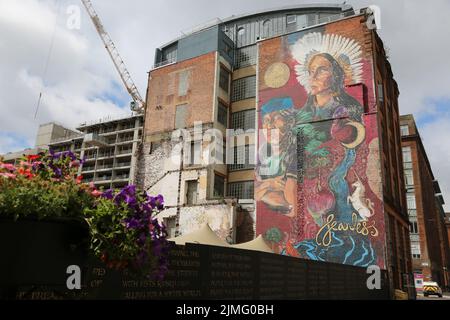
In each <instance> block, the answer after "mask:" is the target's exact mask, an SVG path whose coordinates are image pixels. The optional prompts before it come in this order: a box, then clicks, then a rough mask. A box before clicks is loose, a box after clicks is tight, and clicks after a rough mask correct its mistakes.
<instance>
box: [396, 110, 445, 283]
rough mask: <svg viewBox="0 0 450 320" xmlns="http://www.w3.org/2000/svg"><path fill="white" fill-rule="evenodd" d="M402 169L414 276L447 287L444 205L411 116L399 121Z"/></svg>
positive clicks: (402, 117) (405, 116) (403, 117)
mask: <svg viewBox="0 0 450 320" xmlns="http://www.w3.org/2000/svg"><path fill="white" fill-rule="evenodd" d="M400 119H401V120H400V124H401V134H402V149H403V167H404V176H405V185H406V198H407V206H408V215H409V221H410V225H411V235H410V238H411V253H412V258H413V270H414V273H418V274H422V275H423V279H424V281H436V282H438V283H439V285H441V286H443V287H448V286H449V279H450V277H449V272H448V271H449V270H448V268H449V266H450V255H449V244H448V241H447V240H448V234H447V229H446V222H445V213H444V210H443V207H442V205H443V204H444V200H443V197H442V195H441V190H440V187H439V183H438V182H437V181H436V179H435V177H434V175H433V171H432V168H431V165H430V162H429V160H428V157H427V154H426V152H425V149H424V146H423V143H422V139H421V137H420V134H419V131H418V130H417V126H416V124H415V121H414V117H413V116H412V115H404V116H401V118H400Z"/></svg>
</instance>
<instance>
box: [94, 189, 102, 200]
mask: <svg viewBox="0 0 450 320" xmlns="http://www.w3.org/2000/svg"><path fill="white" fill-rule="evenodd" d="M91 194H92V195H93V196H94V197H96V198H97V197H100V196H101V195H102V194H103V192H101V191H98V190H94V191H92V192H91Z"/></svg>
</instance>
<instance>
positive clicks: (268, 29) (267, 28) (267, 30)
mask: <svg viewBox="0 0 450 320" xmlns="http://www.w3.org/2000/svg"><path fill="white" fill-rule="evenodd" d="M270 36H272V21H270V20H269V19H267V20H265V21H264V22H263V38H269V37H270Z"/></svg>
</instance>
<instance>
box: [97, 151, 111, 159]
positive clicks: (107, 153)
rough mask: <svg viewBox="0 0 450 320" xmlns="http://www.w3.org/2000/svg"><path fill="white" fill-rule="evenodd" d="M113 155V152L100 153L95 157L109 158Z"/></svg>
mask: <svg viewBox="0 0 450 320" xmlns="http://www.w3.org/2000/svg"><path fill="white" fill-rule="evenodd" d="M112 156H114V152H106V153H100V154H99V155H98V157H97V158H110V157H112Z"/></svg>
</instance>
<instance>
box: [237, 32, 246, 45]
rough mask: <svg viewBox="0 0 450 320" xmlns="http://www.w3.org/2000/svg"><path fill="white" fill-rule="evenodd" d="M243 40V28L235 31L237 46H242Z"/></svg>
mask: <svg viewBox="0 0 450 320" xmlns="http://www.w3.org/2000/svg"><path fill="white" fill-rule="evenodd" d="M244 40H245V29H244V27H239V28H238V29H237V44H238V46H241V45H243V44H244Z"/></svg>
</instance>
